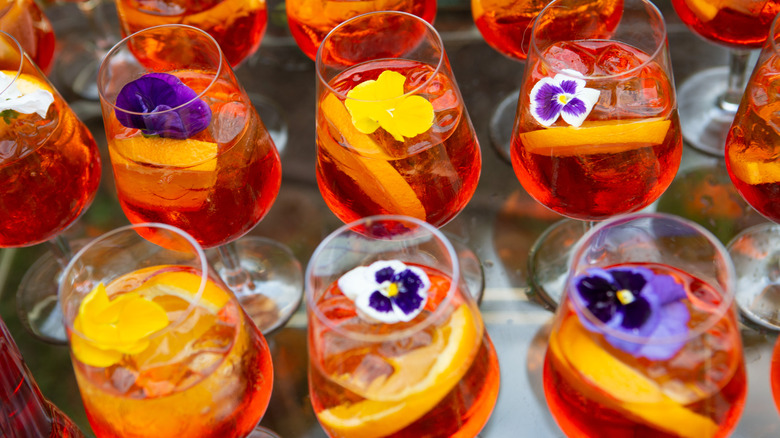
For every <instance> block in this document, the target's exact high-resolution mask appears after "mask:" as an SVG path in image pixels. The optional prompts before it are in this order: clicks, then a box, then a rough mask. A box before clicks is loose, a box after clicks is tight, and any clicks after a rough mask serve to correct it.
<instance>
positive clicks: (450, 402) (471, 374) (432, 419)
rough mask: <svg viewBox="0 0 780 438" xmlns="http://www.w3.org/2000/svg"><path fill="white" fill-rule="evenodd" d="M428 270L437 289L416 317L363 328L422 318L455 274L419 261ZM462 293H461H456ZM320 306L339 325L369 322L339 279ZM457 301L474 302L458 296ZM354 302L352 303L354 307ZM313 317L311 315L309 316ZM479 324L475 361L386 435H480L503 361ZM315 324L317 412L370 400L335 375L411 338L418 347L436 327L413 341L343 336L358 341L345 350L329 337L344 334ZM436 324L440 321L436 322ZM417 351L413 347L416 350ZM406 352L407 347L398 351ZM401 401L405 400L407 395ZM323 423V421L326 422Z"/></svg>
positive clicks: (312, 381)
mask: <svg viewBox="0 0 780 438" xmlns="http://www.w3.org/2000/svg"><path fill="white" fill-rule="evenodd" d="M420 268H422V269H423V270H425V271H426V273H427V274H428V276H429V278H430V279H431V283H432V285H433V286H432V289H431V290H430V291H429V298H428V303H427V304H426V310H425V311H423V313H422V314H420V315H419V316H418V317H417V318H416V319H414V320H412V321H411V322H409V323H406V324H403V323H399V324H396V325H384V326H379V327H380V328H377V327H371V326H370V325H369V326H367V327H366V328H365V330H361V331H363V332H365V333H377V330H380V332H381V333H387V331H389V330H394V329H395V327H396V326H397V327H399V328H398V329H403V328H404V327H409V326H410V325H414V324H416V323H418V322H419V321H420V320H422V319H424V318H425V316H426V313H427V311H432V310H433V309H435V308H436V307H437V306H438V304H439V301H440V300H441V299H442V298H443V296H444V295H445V294H446V292H447V290H448V289H449V287H450V279H449V278H447V277H446V276H444V275H443V274H441V273H440V272H438V271H434V270H432V269H430V268H427V267H424V266H420ZM456 298H457V297H456ZM317 305H318V307H320V309H321V310H322V311H323V312H324V313H325V314H326V317H327V318H329V319H331V320H336V321H337V323H338V324H339V325H342V326H346V327H350V328H348V329H347V330H355V328H356V326H359V325H361V324H365V323H363V322H360V321H356V318H355V316H356V313H355V309H354V307H353V306H352V305H351V302H350V301H349V300H348V299H346V298H345V297H344V296H343V294H342V293H341V291H340V290H339V288H338V285H337V284H336V283H334V284H333V285H331V286H330V288H329V290H328V291H327V292H325V293H324V294H323V296H322V299H321V300H320V302H318V303H317ZM452 305H453V307H456V308H457V306H459V305H462V306H469V305H470V304H467V303H463V302H460V303H459V302H458V300H457V299H456V300H454V303H453V304H452ZM350 307H351V308H350ZM473 312H474V313H473V316H475V317H477V319H479V314H478V312H477V311H476V310H473ZM310 323H311V321H310ZM477 323H478V329H479V330H481V331H482V334H481V335H480V336H478V337H477V338H476V340H477V342H478V344H479V345H476V346H475V348H474V349H473V353H475V354H473V355H472V356H470V360H471V361H472V362H471V364H470V365H468V368H467V370H466V371H465V374H464V375H463V377H462V378H461V379H460V380H459V381H458V383H457V384H456V385H455V386H454V387H453V388H452V389H451V390H450V391H449V392H448V393H447V394H446V395H445V396H444V397H443V398H442V399H441V400H440V401H439V402H438V403H437V404H436V405H435V406H434V407H433V408H432V409H430V410H429V411H428V412H426V413H425V414H423V415H421V416H420V417H419V419H417V420H416V421H414V422H412V423H411V424H409V425H407V426H405V427H403V428H402V429H400V430H396V431H394V432H392V433H390V434H386V435H382V436H383V437H387V438H390V437H392V438H417V437H422V436H425V437H431V438H434V437H441V438H444V437H458V438H467V437H475V436H477V434H478V433H479V432H480V430H482V428H483V427H484V425H485V423H486V422H487V420H488V418H489V417H490V414H491V412H492V411H493V407H494V406H495V403H496V400H497V398H498V388H499V383H500V373H499V366H498V357H497V355H496V351H495V349H494V347H493V343H492V342H491V340H490V337H489V336H488V334H487V332H486V331H484V328H483V327H482V321H481V319H479V320H478V321H477ZM314 324H315V326H314V329H310V330H309V346H310V347H309V352H310V355H311V357H310V366H309V388H310V395H311V400H312V406H313V407H314V411H315V413H317V414H319V413H321V412H322V411H323V410H325V409H331V408H334V407H337V406H341V405H345V404H347V405H348V404H352V403H360V402H361V401H364V400H366V399H365V398H363V397H362V396H361V395H359V394H357V393H355V392H352V391H350V390H349V389H347V388H346V387H345V386H343V385H341V384H339V383H337V381H335V380H334V379H333V378H331V375H334V374H335V375H341V374H342V373H345V372H346V373H349V372H350V371H354V369H353V368H354V367H355V366H358V365H360V363H361V362H362V361H363V360H374V361H376V360H377V359H376V358H377V357H385V355H386V353H385V352H391V351H394V349H399V348H400V349H405V348H408V345H409V344H416V343H417V342H418V341H420V344H419V345H416V346H418V347H424V346H425V344H424V341H423V340H425V339H430V338H429V334H430V333H429V332H430V331H432V330H435V329H436V327H430V326H429V327H426V328H425V329H423V330H422V331H423V332H424V333H418V334H415V335H413V337H412V339H410V340H409V341H387V342H385V343H381V342H380V343H362V342H360V341H358V340H354V341H352V340H343V341H342V342H339V344H341V343H343V344H344V346H345V347H346V346H347V345H349V343H350V342H354V347H353V348H352V349H350V348H343V349H342V350H340V352H334V353H329V352H328V350H329V348H328V345H331V344H329V342H328V338H329V337H333V340H334V341H336V342H338V341H339V340H340V336H341V335H340V334H338V333H335V332H332V329H329V328H326V327H324V326H322V325H321V323H318V322H315V323H314ZM434 325H435V324H434ZM411 351H413V350H411ZM398 353H400V354H403V352H398ZM412 397H425V395H424V394H417V395H413V396H412ZM399 403H406V401H405V400H401V401H399ZM409 414H410V415H419V414H420V413H419V412H410V413H409ZM321 424H322V423H321ZM322 426H323V429H324V430H325V432H326V433H327V434H328V435H329V436H331V437H340V438H361V437H360V436H358V435H354V436H352V435H344V434H341V433H338V432H337V431H333V430H330V429H329V428H328V427H327V425H325V424H322Z"/></svg>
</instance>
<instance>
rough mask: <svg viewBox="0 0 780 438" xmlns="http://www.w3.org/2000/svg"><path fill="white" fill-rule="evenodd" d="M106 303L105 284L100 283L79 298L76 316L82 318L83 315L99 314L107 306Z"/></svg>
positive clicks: (107, 301)
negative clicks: (81, 298) (82, 297)
mask: <svg viewBox="0 0 780 438" xmlns="http://www.w3.org/2000/svg"><path fill="white" fill-rule="evenodd" d="M108 303H109V300H108V293H107V292H106V286H105V285H104V284H103V283H100V284H98V285H97V286H95V287H94V288H93V289H92V290H91V291H90V292H89V293H88V294H87V295H86V296H85V297H84V299H83V300H81V304H80V305H79V313H78V316H79V317H82V318H83V317H85V315H90V316H92V315H99V314H101V313H102V312H103V310H105V309H106V307H108Z"/></svg>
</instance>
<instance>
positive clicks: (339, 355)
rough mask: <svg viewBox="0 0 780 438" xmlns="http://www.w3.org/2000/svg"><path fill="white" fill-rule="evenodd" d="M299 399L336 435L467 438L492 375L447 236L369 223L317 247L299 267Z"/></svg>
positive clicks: (492, 359)
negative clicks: (304, 358) (306, 399)
mask: <svg viewBox="0 0 780 438" xmlns="http://www.w3.org/2000/svg"><path fill="white" fill-rule="evenodd" d="M306 303H307V306H308V331H309V332H308V335H309V344H308V347H309V393H310V395H311V401H312V405H313V407H314V412H315V414H316V415H317V419H318V420H319V422H320V425H322V427H323V429H324V430H325V431H326V433H327V434H328V435H329V436H331V437H340V438H353V437H354V438H379V437H386V436H393V437H400V436H404V437H420V436H425V437H452V436H464V437H466V436H470V437H473V436H477V434H478V433H479V431H480V430H481V429H482V427H483V426H484V425H485V423H486V422H487V420H488V418H489V416H490V413H491V411H492V410H493V406H494V405H495V403H496V399H497V396H498V388H499V368H498V361H497V358H496V352H495V350H494V348H493V344H492V343H491V341H490V338H489V336H488V334H487V332H486V331H485V328H484V324H483V322H482V318H481V316H480V313H479V310H478V309H477V305H476V303H475V301H474V300H473V298H472V297H471V295H470V294H469V292H468V290H466V289H465V287H464V283H463V280H462V277H461V272H460V266H459V264H458V257H457V254H456V252H455V250H454V247H453V246H452V245H451V244H450V242H449V241H448V240H447V238H446V237H445V236H444V235H443V234H442V233H441V232H440V231H438V230H437V229H436V228H435V227H433V226H431V225H430V224H428V223H426V222H423V221H421V220H419V219H414V218H411V217H405V216H372V217H367V218H363V219H360V220H358V221H355V222H352V223H349V224H347V225H344V226H342V227H341V228H339V229H338V230H336V231H334V232H333V233H331V234H330V235H329V236H328V237H326V238H325V240H323V241H322V243H320V245H319V246H318V247H317V249H316V250H315V251H314V254H313V255H312V257H311V260H310V261H309V265H308V267H307V269H306Z"/></svg>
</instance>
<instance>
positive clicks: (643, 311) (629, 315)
mask: <svg viewBox="0 0 780 438" xmlns="http://www.w3.org/2000/svg"><path fill="white" fill-rule="evenodd" d="M652 313H653V309H652V307H651V305H650V302H648V301H647V300H646V299H644V298H642V297H637V298H636V299H635V301H633V302H631V303H629V304H626V305H624V306H623V323H622V324H621V327H623V328H624V329H626V330H636V329H638V328H640V327H642V325H643V324H644V323H645V322H646V321H647V320H648V319H650V315H651V314H652Z"/></svg>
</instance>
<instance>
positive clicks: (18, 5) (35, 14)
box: [0, 0, 56, 74]
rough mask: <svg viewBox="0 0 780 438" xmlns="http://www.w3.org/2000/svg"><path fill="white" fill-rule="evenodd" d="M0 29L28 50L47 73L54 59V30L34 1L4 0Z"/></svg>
mask: <svg viewBox="0 0 780 438" xmlns="http://www.w3.org/2000/svg"><path fill="white" fill-rule="evenodd" d="M0 5H2V6H0V30H3V31H5V32H8V33H9V34H11V36H13V37H14V38H16V40H17V41H19V44H20V45H21V46H22V49H24V51H25V53H27V55H28V56H29V57H30V58H31V59H32V60H33V62H34V63H35V65H37V66H38V68H40V69H41V71H43V72H44V73H47V74H48V73H49V72H50V71H51V67H52V60H53V58H54V47H55V43H56V42H55V38H54V29H53V28H52V26H51V22H49V19H48V18H46V15H44V14H43V11H41V8H40V7H39V6H38V4H37V3H36V2H35V1H34V0H5V1H0Z"/></svg>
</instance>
